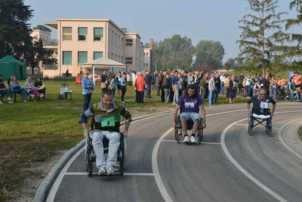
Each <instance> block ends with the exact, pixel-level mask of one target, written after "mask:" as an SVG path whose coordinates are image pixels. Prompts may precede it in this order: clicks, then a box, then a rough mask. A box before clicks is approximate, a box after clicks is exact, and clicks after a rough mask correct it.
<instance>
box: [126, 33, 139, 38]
mask: <svg viewBox="0 0 302 202" xmlns="http://www.w3.org/2000/svg"><path fill="white" fill-rule="evenodd" d="M125 34H126V35H135V36H137V37H138V38H139V39H141V37H140V35H139V34H138V33H137V32H126V33H125Z"/></svg>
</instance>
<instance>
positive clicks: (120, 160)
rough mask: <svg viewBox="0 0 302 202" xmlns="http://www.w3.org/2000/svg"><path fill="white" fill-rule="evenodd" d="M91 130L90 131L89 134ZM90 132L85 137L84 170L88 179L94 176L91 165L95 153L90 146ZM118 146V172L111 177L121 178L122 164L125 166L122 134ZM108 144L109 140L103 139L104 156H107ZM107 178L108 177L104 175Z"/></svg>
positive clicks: (123, 137)
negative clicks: (85, 162) (85, 161)
mask: <svg viewBox="0 0 302 202" xmlns="http://www.w3.org/2000/svg"><path fill="white" fill-rule="evenodd" d="M91 131H92V130H90V132H91ZM90 132H89V133H88V135H87V139H86V141H87V142H86V160H87V164H86V169H87V173H88V176H89V177H92V176H93V175H94V173H93V164H94V163H95V153H94V149H93V145H92V138H91V137H90ZM119 134H120V146H119V149H118V151H117V162H118V163H119V165H118V170H117V171H116V172H114V173H113V174H112V176H123V175H124V170H125V168H124V164H125V136H124V134H123V133H120V132H119ZM108 144H109V140H108V139H107V138H106V137H104V138H103V148H104V154H105V156H107V154H108ZM104 176H108V175H104Z"/></svg>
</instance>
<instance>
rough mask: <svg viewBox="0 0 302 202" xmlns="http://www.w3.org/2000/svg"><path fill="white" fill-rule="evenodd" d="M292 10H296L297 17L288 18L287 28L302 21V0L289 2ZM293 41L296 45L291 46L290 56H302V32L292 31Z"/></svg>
mask: <svg viewBox="0 0 302 202" xmlns="http://www.w3.org/2000/svg"><path fill="white" fill-rule="evenodd" d="M289 7H290V10H295V11H296V13H297V14H296V17H295V18H292V19H288V20H287V23H286V29H287V30H288V29H290V28H292V27H296V26H299V25H301V23H302V0H292V1H291V2H290V4H289ZM290 35H291V42H294V43H295V45H294V46H292V47H291V48H290V51H289V56H293V57H295V56H301V55H302V47H301V45H302V34H299V33H291V34H290Z"/></svg>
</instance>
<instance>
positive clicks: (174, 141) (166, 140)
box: [162, 139, 220, 145]
mask: <svg viewBox="0 0 302 202" xmlns="http://www.w3.org/2000/svg"><path fill="white" fill-rule="evenodd" d="M162 143H177V141H176V140H171V139H170V140H169V139H164V140H163V141H162ZM201 144H208V145H220V142H206V141H202V142H201Z"/></svg>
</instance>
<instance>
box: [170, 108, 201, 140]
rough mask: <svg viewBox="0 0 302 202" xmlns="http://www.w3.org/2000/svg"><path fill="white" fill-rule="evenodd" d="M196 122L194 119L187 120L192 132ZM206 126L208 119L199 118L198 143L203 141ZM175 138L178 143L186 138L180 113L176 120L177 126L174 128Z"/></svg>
mask: <svg viewBox="0 0 302 202" xmlns="http://www.w3.org/2000/svg"><path fill="white" fill-rule="evenodd" d="M193 125H194V122H193V120H188V121H187V130H191V131H189V132H192V129H193ZM205 127H206V120H205V119H203V118H201V119H199V124H198V130H197V134H196V135H197V136H196V138H197V139H196V140H197V144H201V142H202V141H203V129H204V128H205ZM174 138H175V140H176V142H177V143H178V144H180V143H182V142H183V140H184V135H183V134H182V127H181V120H180V115H179V114H178V116H177V118H176V120H175V128H174Z"/></svg>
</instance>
